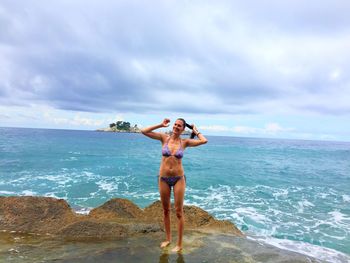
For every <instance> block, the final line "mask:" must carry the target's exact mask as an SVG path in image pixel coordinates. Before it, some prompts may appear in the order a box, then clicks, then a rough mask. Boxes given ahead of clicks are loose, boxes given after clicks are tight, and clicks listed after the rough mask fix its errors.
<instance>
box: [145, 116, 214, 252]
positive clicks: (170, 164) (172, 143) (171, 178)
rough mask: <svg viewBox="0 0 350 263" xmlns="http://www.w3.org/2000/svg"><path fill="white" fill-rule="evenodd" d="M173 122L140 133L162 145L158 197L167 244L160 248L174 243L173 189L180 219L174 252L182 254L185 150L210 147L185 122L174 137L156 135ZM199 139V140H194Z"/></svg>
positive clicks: (179, 124)
mask: <svg viewBox="0 0 350 263" xmlns="http://www.w3.org/2000/svg"><path fill="white" fill-rule="evenodd" d="M169 124H170V120H169V119H164V120H163V122H162V123H161V124H158V125H153V126H150V127H147V128H144V129H142V130H141V132H142V133H143V134H144V135H146V136H148V137H150V138H152V139H155V140H159V141H161V143H162V161H161V164H160V169H159V179H158V184H159V193H160V199H161V202H162V207H163V220H164V228H165V234H166V240H165V241H164V242H162V243H161V245H160V247H161V248H165V247H167V246H168V245H169V244H170V243H171V230H170V195H171V188H173V189H174V202H175V204H174V205H175V211H176V217H177V219H178V239H177V244H176V247H175V248H174V249H173V250H172V251H174V252H179V251H181V249H182V236H183V232H184V215H183V202H184V195H185V187H186V177H185V172H184V168H183V166H182V157H183V155H184V150H185V149H186V147H195V146H199V145H202V144H205V143H207V141H208V140H207V139H206V138H205V137H204V136H203V134H201V133H200V132H198V130H197V128H196V126H195V125H192V126H191V125H188V124H186V121H185V120H184V119H180V118H179V119H177V120H176V121H175V123H174V126H173V129H172V133H171V135H167V134H165V133H160V132H154V130H156V129H159V128H164V127H169ZM186 126H187V127H189V128H191V129H192V135H191V138H190V139H181V137H180V135H181V133H182V132H183V131H184V130H185V127H186ZM194 136H197V137H198V139H193V138H194Z"/></svg>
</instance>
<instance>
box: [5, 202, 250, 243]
mask: <svg viewBox="0 0 350 263" xmlns="http://www.w3.org/2000/svg"><path fill="white" fill-rule="evenodd" d="M184 214H185V222H186V223H185V229H186V230H191V229H192V230H196V231H203V232H213V233H226V234H234V235H237V236H243V234H242V232H241V231H239V230H238V229H237V228H236V227H235V225H234V224H232V223H231V222H229V221H221V220H216V219H215V218H214V217H212V216H211V215H210V214H209V213H207V212H206V211H204V210H203V209H200V208H198V207H195V206H185V207H184ZM171 222H172V225H173V229H176V223H177V218H176V213H175V210H174V208H172V211H171ZM162 229H163V211H162V205H161V202H160V201H156V202H154V203H153V204H151V205H150V206H148V207H146V208H145V209H144V210H142V209H140V208H139V207H138V206H137V205H135V204H134V203H132V202H131V201H129V200H126V199H120V198H115V199H111V200H109V201H108V202H106V203H105V204H103V205H101V206H99V207H97V208H95V209H93V210H91V212H90V213H89V215H78V214H76V213H75V212H74V211H72V209H71V207H70V206H69V205H68V203H67V202H66V201H65V200H63V199H55V198H51V197H0V230H6V231H20V232H25V233H38V234H52V235H57V236H62V237H69V238H77V239H79V238H102V239H103V238H121V237H127V236H132V235H135V234H142V233H154V232H161V231H162Z"/></svg>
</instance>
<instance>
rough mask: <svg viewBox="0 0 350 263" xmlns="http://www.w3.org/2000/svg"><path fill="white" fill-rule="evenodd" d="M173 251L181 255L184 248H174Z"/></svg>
mask: <svg viewBox="0 0 350 263" xmlns="http://www.w3.org/2000/svg"><path fill="white" fill-rule="evenodd" d="M171 251H172V252H176V253H179V252H181V251H182V247H180V246H176V247H174V248H173V249H172V250H171Z"/></svg>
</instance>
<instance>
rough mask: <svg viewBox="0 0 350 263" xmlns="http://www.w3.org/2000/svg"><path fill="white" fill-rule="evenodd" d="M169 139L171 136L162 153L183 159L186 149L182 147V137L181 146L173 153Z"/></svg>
mask: <svg viewBox="0 0 350 263" xmlns="http://www.w3.org/2000/svg"><path fill="white" fill-rule="evenodd" d="M169 140H170V137H169V139H168V140H167V142H166V144H165V145H164V147H163V149H162V155H163V156H165V157H169V156H175V157H176V158H177V159H181V158H182V157H183V156H184V150H183V149H182V143H181V139H180V147H179V149H178V150H177V151H176V153H175V154H171V151H170V149H169V146H168V143H169Z"/></svg>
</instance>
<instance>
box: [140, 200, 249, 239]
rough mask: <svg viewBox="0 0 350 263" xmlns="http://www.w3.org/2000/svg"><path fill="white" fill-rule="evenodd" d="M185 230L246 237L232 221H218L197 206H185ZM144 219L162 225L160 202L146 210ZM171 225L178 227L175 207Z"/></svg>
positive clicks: (172, 212)
mask: <svg viewBox="0 0 350 263" xmlns="http://www.w3.org/2000/svg"><path fill="white" fill-rule="evenodd" d="M184 215H185V228H186V229H192V230H201V231H204V232H221V233H230V234H234V235H237V236H244V234H243V233H242V232H241V231H240V230H239V229H238V228H237V227H236V226H235V225H234V224H233V223H231V222H230V221H227V220H217V219H215V218H214V217H213V216H211V215H210V214H209V213H208V212H206V211H205V210H203V209H201V208H199V207H196V206H187V205H185V206H184ZM143 216H144V218H145V219H146V220H147V221H149V220H156V221H157V222H159V223H160V224H162V220H163V211H162V204H161V202H160V201H156V202H154V203H153V204H151V205H150V206H148V207H146V208H145V209H144V214H143ZM170 221H171V224H172V228H174V227H176V223H177V218H176V213H175V208H174V206H172V207H171V219H170Z"/></svg>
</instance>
